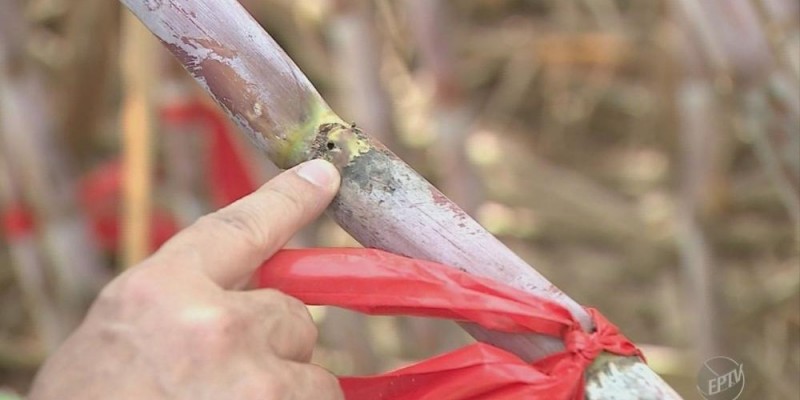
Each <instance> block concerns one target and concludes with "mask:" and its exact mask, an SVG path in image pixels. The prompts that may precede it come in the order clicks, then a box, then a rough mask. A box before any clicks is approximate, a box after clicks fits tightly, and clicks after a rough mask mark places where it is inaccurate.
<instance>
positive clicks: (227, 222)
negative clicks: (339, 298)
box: [29, 160, 343, 400]
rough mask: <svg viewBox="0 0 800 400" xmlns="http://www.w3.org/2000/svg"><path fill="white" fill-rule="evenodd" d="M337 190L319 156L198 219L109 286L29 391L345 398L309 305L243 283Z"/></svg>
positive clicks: (83, 395)
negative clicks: (323, 353) (320, 351)
mask: <svg viewBox="0 0 800 400" xmlns="http://www.w3.org/2000/svg"><path fill="white" fill-rule="evenodd" d="M338 187H339V175H338V173H337V172H336V170H335V168H333V166H332V165H330V164H329V163H327V162H325V161H321V160H316V161H311V162H308V163H305V164H301V165H300V166H298V167H295V168H294V169H292V170H289V171H287V172H284V173H283V174H281V175H280V176H278V177H276V178H275V179H273V180H272V181H270V182H268V183H267V184H265V185H264V186H263V187H261V188H260V189H259V190H258V191H256V192H255V193H253V194H251V195H249V196H247V197H245V198H243V199H241V200H239V201H237V202H236V203H234V204H232V205H230V206H228V207H226V208H224V209H222V210H220V211H217V212H215V213H213V214H210V215H207V216H205V217H202V218H200V219H199V220H198V221H197V222H196V223H195V224H193V225H192V226H190V227H189V228H187V229H185V230H184V231H182V232H180V233H179V234H178V235H176V236H175V237H174V238H172V239H171V240H170V241H169V242H167V243H166V244H164V246H163V247H162V248H161V249H159V251H158V252H156V253H155V254H154V255H153V256H152V257H150V258H149V259H147V260H145V261H144V262H142V263H141V264H139V265H137V266H135V267H133V268H131V269H129V270H128V271H127V272H125V273H124V274H122V275H121V276H119V277H118V278H116V279H115V280H113V281H112V282H111V283H110V284H109V285H108V286H107V287H106V288H104V290H103V291H102V293H101V294H100V296H99V297H98V299H97V300H96V301H95V303H94V305H93V306H92V308H91V310H90V311H89V314H88V316H87V317H86V320H85V321H84V322H83V324H82V325H81V326H80V327H79V328H78V329H77V330H76V331H75V332H74V333H73V334H72V336H71V337H70V338H69V339H67V341H66V342H65V343H64V344H63V346H62V347H61V348H60V349H58V350H57V351H56V352H55V353H54V354H53V355H52V356H51V357H50V358H49V359H48V360H47V362H46V363H45V365H44V366H43V367H42V369H41V370H40V371H39V374H38V376H37V378H36V380H35V382H34V384H33V387H32V390H31V393H30V396H29V398H30V399H32V400H47V399H81V400H91V399H192V400H198V399H259V400H263V399H293V400H303V399H309V400H311V399H313V400H327V399H342V398H343V396H342V392H341V389H340V388H339V385H338V382H337V381H336V379H335V377H334V376H333V375H331V374H330V373H328V372H327V371H325V370H324V369H322V368H320V367H318V366H315V365H312V364H310V363H309V361H310V359H311V354H312V351H313V348H314V344H315V341H316V337H317V331H316V328H315V326H314V324H313V321H312V320H311V317H310V315H309V313H308V311H307V309H306V308H305V306H304V305H303V304H302V303H301V302H300V301H298V300H296V299H294V298H291V297H289V296H286V295H284V294H282V293H280V292H278V291H276V290H270V289H261V290H250V291H242V290H237V289H239V288H242V287H243V286H244V285H245V284H246V283H247V282H248V281H249V279H250V277H251V275H252V273H253V271H254V270H255V269H256V267H257V266H258V265H259V264H260V263H261V262H262V261H263V260H264V259H266V258H268V257H269V256H271V255H272V254H273V253H274V252H275V251H277V250H278V249H279V248H280V247H281V246H283V245H284V244H285V243H286V241H287V240H288V239H289V238H290V237H291V235H292V234H294V233H295V232H296V231H297V230H298V229H299V228H301V227H302V226H304V225H305V224H307V223H308V222H310V221H311V220H312V219H314V218H316V217H317V216H318V215H319V214H320V213H321V212H322V211H323V210H324V208H325V207H326V206H327V204H328V203H329V202H330V201H331V199H332V198H333V196H334V194H335V193H336V191H337V189H338Z"/></svg>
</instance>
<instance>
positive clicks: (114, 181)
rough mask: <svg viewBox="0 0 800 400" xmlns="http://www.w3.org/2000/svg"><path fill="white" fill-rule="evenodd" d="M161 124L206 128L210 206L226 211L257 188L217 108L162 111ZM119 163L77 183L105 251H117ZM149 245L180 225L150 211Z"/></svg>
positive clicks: (193, 105) (181, 106)
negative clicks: (225, 208) (193, 125)
mask: <svg viewBox="0 0 800 400" xmlns="http://www.w3.org/2000/svg"><path fill="white" fill-rule="evenodd" d="M161 117H162V118H163V120H164V122H165V123H169V124H188V123H199V124H200V125H201V126H203V127H205V128H206V129H204V130H203V134H204V135H205V136H206V138H207V140H208V141H209V143H208V148H209V149H210V152H209V153H210V154H209V162H208V163H205V164H206V165H207V168H208V176H209V178H210V179H209V192H210V193H211V202H212V203H213V204H214V205H215V206H216V207H223V206H226V205H228V204H230V203H232V202H234V201H236V200H238V199H239V198H241V197H242V196H245V195H246V194H248V193H251V192H253V191H255V190H256V189H257V185H256V183H255V181H254V180H253V179H252V177H251V176H250V172H249V171H248V169H247V164H246V162H245V160H244V159H243V158H242V157H241V154H240V153H239V151H238V150H237V148H236V144H235V140H234V138H233V134H234V133H233V132H231V130H230V129H229V125H228V124H227V122H226V120H225V118H224V117H223V116H222V115H221V114H220V112H219V111H217V110H216V109H215V108H213V107H211V106H210V105H207V104H205V103H202V102H200V101H189V102H185V103H178V104H173V105H170V106H167V107H164V108H163V109H162V110H161ZM122 176H123V174H122V164H121V162H120V161H119V160H118V159H112V160H110V161H108V162H106V163H104V164H101V165H99V166H97V167H96V168H95V169H93V170H92V171H91V172H90V173H89V174H87V175H86V176H85V177H84V178H83V179H82V182H81V193H80V194H81V202H82V205H83V208H84V210H85V212H86V213H87V214H88V215H89V218H90V221H91V225H92V229H93V234H94V238H95V240H96V241H97V242H98V243H99V244H100V246H101V247H102V248H103V249H106V250H108V251H116V250H117V249H118V247H119V241H120V237H121V232H120V229H121V226H120V218H119V204H120V198H121V191H122ZM150 226H151V231H150V240H151V242H150V246H151V248H152V249H156V248H158V247H159V246H161V245H162V244H163V243H164V242H166V241H167V240H168V239H169V238H170V237H172V235H174V234H175V233H177V231H178V224H177V223H176V221H175V219H174V218H173V217H172V215H170V213H168V212H167V211H165V210H163V209H156V210H154V211H153V215H152V221H151V223H150Z"/></svg>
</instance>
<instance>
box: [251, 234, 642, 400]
mask: <svg viewBox="0 0 800 400" xmlns="http://www.w3.org/2000/svg"><path fill="white" fill-rule="evenodd" d="M256 281H257V284H258V286H260V287H269V288H274V289H278V290H281V291H283V292H285V293H287V294H289V295H291V296H294V297H297V298H299V299H300V300H302V301H303V302H305V303H306V304H310V305H331V306H337V307H343V308H348V309H351V310H355V311H360V312H363V313H366V314H372V315H414V316H424V317H437V318H447V319H452V320H455V321H461V322H474V323H477V324H479V325H481V326H483V327H485V328H488V329H492V330H497V331H502V332H511V333H538V334H545V335H549V336H554V337H558V338H561V339H562V340H563V341H564V344H565V350H564V351H563V352H560V353H556V354H553V355H551V356H548V357H546V358H544V359H542V360H540V361H537V362H535V363H533V364H528V363H526V362H524V361H523V360H521V359H520V358H518V357H517V356H516V355H514V354H511V353H509V352H507V351H505V350H502V349H499V348H497V347H494V346H492V345H489V344H485V343H476V344H473V345H470V346H467V347H464V348H462V349H459V350H456V351H453V352H450V353H446V354H443V355H440V356H436V357H433V358H430V359H428V360H425V361H422V362H420V363H417V364H414V365H411V366H409V367H405V368H401V369H398V370H395V371H392V372H388V373H385V374H383V375H377V376H369V377H342V378H340V383H341V385H342V388H343V389H344V391H345V394H346V397H347V399H348V400H378V399H385V400H411V399H414V400H419V399H436V400H444V399H452V400H462V399H564V400H567V399H570V400H577V399H583V397H584V380H583V374H584V371H585V370H586V368H587V367H588V366H589V365H590V364H591V363H592V361H593V360H594V359H595V358H596V357H597V356H598V355H599V354H600V353H601V352H603V351H607V352H609V353H614V354H619V355H624V356H634V355H635V356H638V357H640V358H643V356H642V354H641V352H640V351H639V350H638V349H637V348H636V347H635V346H634V345H633V344H632V343H631V342H630V341H629V340H628V339H627V338H625V337H624V336H622V334H621V333H620V332H619V330H618V329H617V327H616V326H614V325H613V324H611V323H610V322H608V320H606V319H605V318H604V317H603V316H602V315H600V313H599V312H597V311H596V310H594V309H587V311H588V312H589V314H590V315H591V316H592V318H593V321H594V324H595V330H594V332H591V333H587V332H584V331H583V330H582V329H581V327H580V324H579V323H578V322H577V321H576V320H575V319H574V318H573V317H572V315H571V314H570V313H569V312H568V311H567V310H566V309H564V308H563V307H561V306H560V305H558V304H556V303H554V302H552V301H549V300H546V299H543V298H539V297H536V296H533V295H531V294H528V293H525V292H522V291H520V290H518V289H514V288H512V287H508V286H506V285H503V284H500V283H497V282H495V281H492V280H489V279H485V278H481V277H476V276H472V275H469V274H466V273H464V272H461V271H459V270H457V269H455V268H451V267H447V266H444V265H441V264H438V263H434V262H430V261H424V260H415V259H410V258H406V257H402V256H398V255H394V254H391V253H386V252H383V251H379V250H374V249H341V248H337V249H300V250H282V251H280V252H278V253H277V254H275V255H274V256H273V257H272V258H270V259H269V260H268V261H267V262H266V263H265V264H264V265H263V266H262V267H261V268H260V269H259V270H258V272H257V273H256Z"/></svg>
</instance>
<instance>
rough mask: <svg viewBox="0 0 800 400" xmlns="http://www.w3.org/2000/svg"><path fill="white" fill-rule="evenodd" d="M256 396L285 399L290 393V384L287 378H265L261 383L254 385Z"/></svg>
mask: <svg viewBox="0 0 800 400" xmlns="http://www.w3.org/2000/svg"><path fill="white" fill-rule="evenodd" d="M254 389H255V391H257V393H256V395H257V396H258V397H253V398H254V399H255V398H267V399H285V398H286V397H288V396H289V394H290V385H289V381H288V380H287V379H265V380H263V381H262V383H261V385H259V386H256V387H255V388H254Z"/></svg>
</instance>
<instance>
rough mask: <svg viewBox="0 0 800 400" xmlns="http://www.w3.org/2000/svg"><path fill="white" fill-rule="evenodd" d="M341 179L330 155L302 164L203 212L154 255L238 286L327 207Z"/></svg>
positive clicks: (160, 261)
mask: <svg viewBox="0 0 800 400" xmlns="http://www.w3.org/2000/svg"><path fill="white" fill-rule="evenodd" d="M339 181H340V177H339V173H338V171H337V170H336V168H335V167H334V166H333V165H332V164H331V163H329V162H327V161H324V160H312V161H308V162H306V163H303V164H300V165H298V166H297V167H294V168H292V169H290V170H288V171H285V172H283V173H281V174H280V175H278V176H277V177H275V178H273V179H272V180H270V181H269V182H267V183H266V184H264V185H263V186H262V187H261V188H259V189H258V190H257V191H255V192H253V193H251V194H249V195H247V196H245V197H243V198H241V199H239V200H237V201H236V202H234V203H232V204H231V205H229V206H227V207H225V208H222V209H220V210H219V211H216V212H214V213H211V214H208V215H206V216H203V217H201V218H199V219H198V220H197V221H196V222H195V223H194V224H192V225H191V226H189V227H188V228H186V229H184V230H183V231H181V232H179V233H178V234H177V235H175V236H174V237H173V238H172V239H170V240H169V241H168V242H167V243H165V244H164V245H163V246H162V247H161V248H160V249H159V250H158V252H156V254H155V255H154V256H153V258H154V261H155V260H158V264H166V265H168V266H169V267H170V268H192V269H200V270H201V271H202V272H203V273H204V274H206V275H207V276H208V277H209V278H210V279H211V280H212V281H214V282H215V283H217V284H218V285H220V286H221V287H223V288H233V287H235V286H237V285H238V284H241V283H243V282H246V281H247V280H248V279H249V278H250V276H251V275H252V274H253V272H254V270H255V268H256V267H258V265H259V264H260V263H261V262H262V261H264V260H265V259H266V258H268V257H269V256H271V255H272V254H273V253H275V251H277V250H278V249H279V248H280V247H282V246H283V245H284V244H285V243H286V242H287V241H288V240H289V239H290V238H291V236H292V235H293V234H294V233H295V232H296V231H297V230H299V229H300V228H302V227H303V226H305V225H306V224H308V223H309V222H311V221H312V220H313V219H315V218H316V217H317V216H319V215H320V214H321V213H322V211H323V210H324V209H325V207H327V205H328V204H329V203H330V201H331V200H332V199H333V197H334V196H335V194H336V191H337V190H338V188H339Z"/></svg>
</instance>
